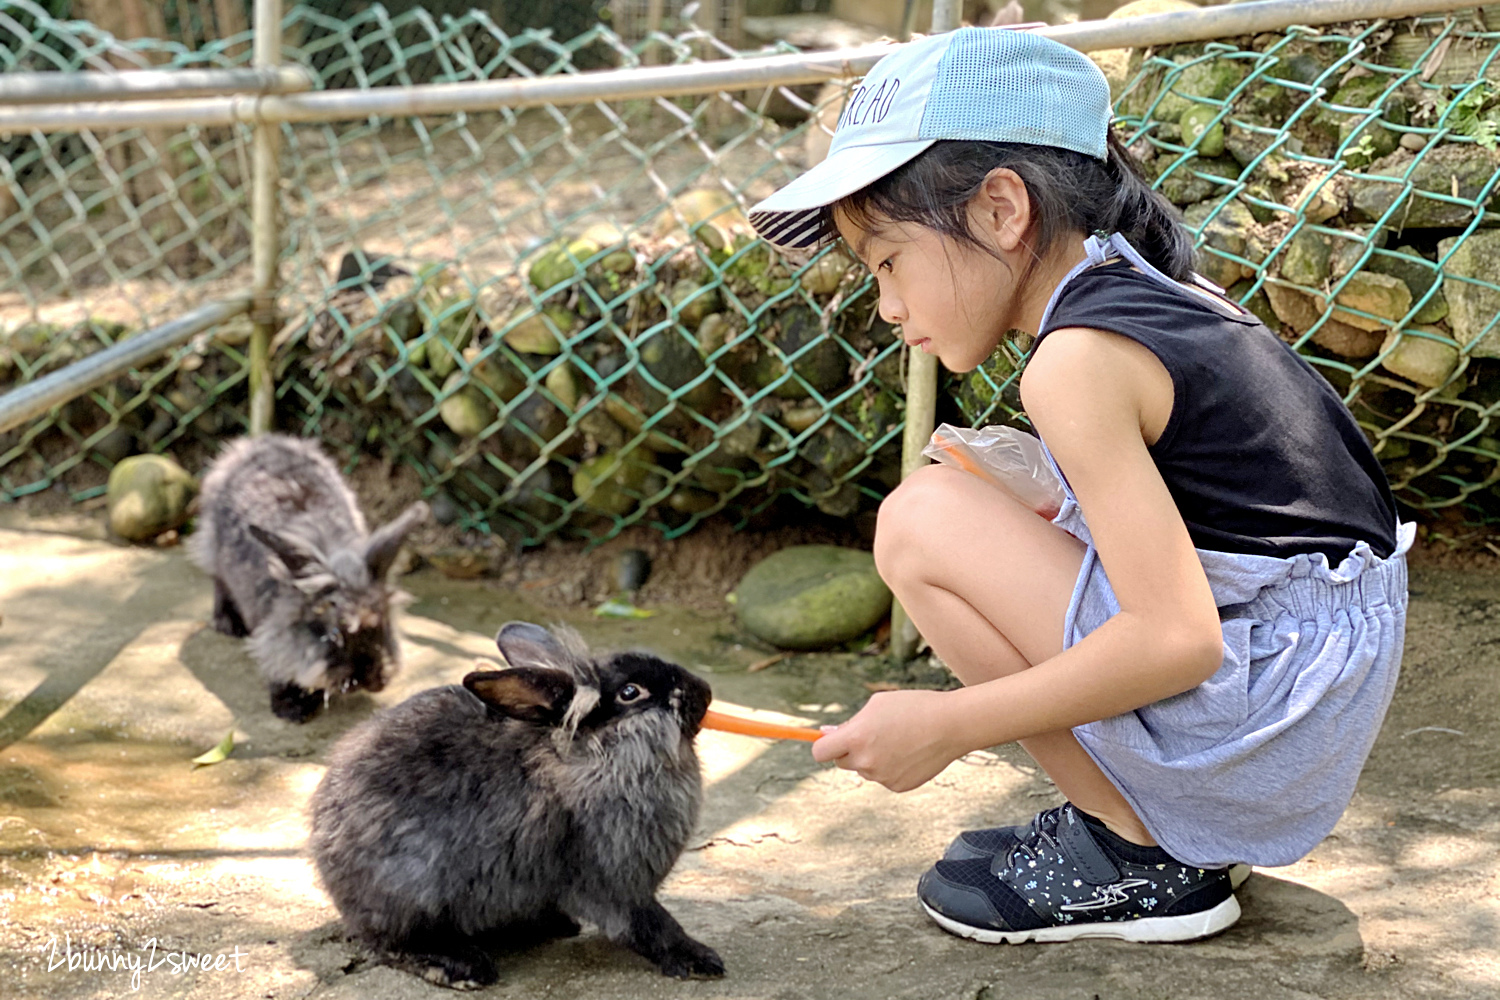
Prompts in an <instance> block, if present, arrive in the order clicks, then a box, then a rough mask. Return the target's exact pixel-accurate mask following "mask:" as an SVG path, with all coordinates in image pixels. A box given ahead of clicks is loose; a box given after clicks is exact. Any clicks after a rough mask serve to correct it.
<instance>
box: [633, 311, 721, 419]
mask: <svg viewBox="0 0 1500 1000" xmlns="http://www.w3.org/2000/svg"><path fill="white" fill-rule="evenodd" d="M640 352H641V363H642V364H643V365H644V366H645V368H646V371H648V372H650V373H651V377H652V378H654V379H656V380H657V381H658V382H660V383H662V384H663V385H665V386H666V387H667V389H668V390H674V389H681V388H682V387H683V386H685V385H687V384H688V383H689V382H692V381H693V380H694V379H696V378H698V377H699V376H701V375H702V374H703V373H704V372H705V371H706V370H707V368H708V366H707V365H706V364H704V361H703V357H702V356H701V355H700V354H699V353H698V349H697V347H695V346H694V345H693V344H691V343H689V342H688V340H687V338H685V337H683V336H682V334H681V333H679V332H678V331H677V330H675V329H670V328H669V329H665V330H658V331H656V333H655V334H653V335H652V336H651V339H650V340H648V341H646V342H645V343H644V344H642V345H641V347H640ZM635 381H636V383H637V385H638V386H639V388H640V391H641V395H642V398H643V399H644V400H645V403H646V406H647V408H648V409H651V410H656V409H660V408H661V407H663V406H665V405H666V404H667V395H666V394H665V393H664V392H662V390H660V389H658V388H657V387H656V386H654V385H652V384H651V383H649V382H648V381H647V380H646V379H644V378H639V377H637V378H636V379H635ZM718 395H719V382H718V380H717V379H714V378H709V379H705V380H703V381H702V382H699V383H698V384H697V385H695V386H693V388H692V389H690V390H688V391H687V392H686V393H684V394H683V395H682V396H681V397H680V398H681V401H682V403H683V404H684V405H686V406H689V407H691V408H692V409H695V410H705V409H707V408H708V407H710V406H711V405H713V402H714V400H716V399H717V398H718Z"/></svg>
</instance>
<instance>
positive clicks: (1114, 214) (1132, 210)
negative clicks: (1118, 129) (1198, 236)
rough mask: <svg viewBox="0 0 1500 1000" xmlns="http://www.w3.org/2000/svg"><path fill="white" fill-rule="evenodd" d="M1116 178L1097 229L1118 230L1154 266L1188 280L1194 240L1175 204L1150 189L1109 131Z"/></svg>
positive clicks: (1131, 159) (1167, 273)
mask: <svg viewBox="0 0 1500 1000" xmlns="http://www.w3.org/2000/svg"><path fill="white" fill-rule="evenodd" d="M1107 166H1108V168H1109V170H1110V172H1111V173H1113V174H1114V178H1115V185H1116V186H1115V191H1114V197H1112V198H1110V199H1109V202H1108V204H1106V205H1102V206H1100V208H1101V210H1102V211H1101V212H1100V219H1099V225H1097V226H1094V227H1093V229H1094V230H1102V231H1104V232H1107V233H1119V234H1120V235H1121V236H1123V237H1125V238H1126V239H1127V240H1129V241H1130V243H1131V245H1132V246H1134V247H1135V248H1136V249H1137V250H1139V251H1140V254H1141V256H1142V257H1145V258H1146V260H1147V261H1149V262H1150V264H1151V266H1152V267H1154V268H1156V269H1157V270H1158V271H1161V272H1162V273H1163V274H1165V275H1167V276H1168V277H1170V278H1175V279H1176V280H1178V281H1186V280H1188V277H1189V276H1190V275H1191V274H1192V270H1193V241H1192V238H1191V237H1189V236H1188V232H1187V230H1186V229H1185V228H1183V226H1182V223H1181V222H1180V221H1179V219H1178V215H1177V210H1176V208H1174V207H1173V205H1172V203H1171V202H1169V201H1167V199H1165V198H1163V197H1162V196H1161V195H1159V194H1157V193H1156V192H1155V191H1153V190H1151V186H1150V185H1148V184H1147V183H1146V181H1145V179H1144V178H1143V177H1141V175H1140V172H1139V171H1138V170H1137V169H1136V166H1135V159H1134V158H1133V157H1132V156H1131V155H1130V152H1129V151H1128V150H1127V149H1126V148H1125V147H1124V145H1123V144H1121V142H1120V140H1119V139H1117V138H1116V137H1115V133H1114V131H1113V130H1111V131H1110V133H1109V162H1108V164H1107Z"/></svg>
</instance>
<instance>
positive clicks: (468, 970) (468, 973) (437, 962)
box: [395, 948, 500, 990]
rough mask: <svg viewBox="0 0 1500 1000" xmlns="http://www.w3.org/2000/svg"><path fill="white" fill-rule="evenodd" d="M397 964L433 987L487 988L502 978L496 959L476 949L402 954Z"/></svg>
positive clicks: (457, 988)
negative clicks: (453, 952)
mask: <svg viewBox="0 0 1500 1000" xmlns="http://www.w3.org/2000/svg"><path fill="white" fill-rule="evenodd" d="M395 964H398V965H401V966H405V967H406V968H407V969H408V970H410V971H411V972H413V973H415V974H416V975H418V976H421V977H422V978H423V979H425V980H427V981H428V982H429V983H432V984H433V985H434V986H446V987H448V988H449V989H454V990H480V989H484V987H486V986H489V985H491V984H492V983H494V982H495V981H496V980H497V979H499V978H500V973H499V971H498V970H497V969H496V968H495V963H494V961H493V960H491V958H490V957H489V956H488V955H486V954H485V953H484V952H482V951H479V950H478V949H476V948H464V949H462V950H461V951H460V952H459V953H457V954H427V955H403V956H401V957H400V959H399V960H398V961H397V962H396V963H395Z"/></svg>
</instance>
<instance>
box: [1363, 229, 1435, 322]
mask: <svg viewBox="0 0 1500 1000" xmlns="http://www.w3.org/2000/svg"><path fill="white" fill-rule="evenodd" d="M1365 270H1367V271H1373V272H1375V273H1376V274H1389V275H1390V276H1391V277H1393V278H1400V279H1401V280H1402V281H1403V282H1405V284H1406V287H1407V288H1408V289H1409V290H1410V291H1411V297H1412V301H1413V302H1416V301H1420V300H1421V298H1422V297H1423V296H1424V295H1426V294H1427V290H1428V289H1430V288H1431V287H1432V286H1433V285H1435V284H1437V281H1438V278H1439V277H1441V273H1440V272H1439V271H1438V269H1437V267H1436V266H1435V265H1434V264H1432V263H1431V262H1430V261H1428V260H1427V258H1425V257H1423V256H1422V255H1421V254H1420V253H1418V252H1417V251H1416V250H1414V249H1412V248H1411V247H1397V248H1396V249H1395V250H1394V251H1393V252H1389V253H1377V254H1374V255H1372V256H1371V257H1370V259H1369V261H1368V262H1367V263H1366V264H1365ZM1447 315H1448V300H1447V298H1446V297H1444V295H1443V292H1442V289H1438V290H1437V291H1436V292H1434V293H1433V294H1432V297H1431V298H1430V299H1428V300H1427V301H1426V302H1425V303H1423V304H1422V306H1421V308H1420V309H1418V310H1417V314H1416V315H1415V316H1413V317H1412V322H1413V323H1416V324H1419V325H1421V326H1431V325H1432V324H1433V323H1436V322H1438V321H1439V320H1441V319H1443V318H1444V317H1446V316H1447Z"/></svg>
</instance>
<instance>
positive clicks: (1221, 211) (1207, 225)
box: [1182, 199, 1265, 288]
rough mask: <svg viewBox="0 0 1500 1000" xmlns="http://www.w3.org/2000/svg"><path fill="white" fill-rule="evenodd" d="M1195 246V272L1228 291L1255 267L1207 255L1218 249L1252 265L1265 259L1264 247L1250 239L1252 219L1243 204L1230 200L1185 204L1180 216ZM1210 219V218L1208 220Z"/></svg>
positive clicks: (1214, 255) (1253, 223) (1215, 255)
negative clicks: (1194, 239) (1196, 265)
mask: <svg viewBox="0 0 1500 1000" xmlns="http://www.w3.org/2000/svg"><path fill="white" fill-rule="evenodd" d="M1182 215H1183V221H1185V222H1186V223H1187V225H1188V228H1189V229H1191V230H1192V231H1193V233H1194V235H1195V237H1196V238H1197V242H1198V244H1199V249H1198V255H1197V262H1198V268H1197V270H1198V273H1199V274H1201V275H1203V276H1204V277H1205V278H1207V279H1208V280H1209V281H1212V282H1213V283H1214V284H1216V285H1218V286H1219V287H1221V288H1228V287H1229V286H1230V285H1232V284H1234V283H1235V282H1236V281H1239V280H1240V279H1241V278H1244V277H1249V276H1250V275H1253V274H1254V273H1255V268H1254V267H1250V266H1246V265H1244V264H1242V263H1240V262H1239V261H1237V260H1230V259H1228V258H1227V257H1221V256H1219V255H1218V254H1215V253H1211V252H1209V249H1208V248H1212V249H1214V250H1221V251H1223V252H1224V253H1226V254H1232V255H1233V256H1235V257H1243V258H1245V259H1247V260H1249V261H1251V262H1252V263H1259V262H1261V261H1262V260H1264V259H1265V248H1264V247H1262V246H1261V245H1260V243H1259V241H1257V240H1254V239H1252V238H1251V237H1250V233H1251V231H1252V230H1253V229H1254V228H1255V218H1254V217H1253V216H1252V215H1251V214H1250V210H1249V209H1248V208H1246V207H1245V206H1244V204H1243V203H1241V202H1239V201H1236V200H1233V199H1231V200H1230V201H1228V202H1226V203H1225V204H1224V205H1223V206H1219V205H1217V204H1216V203H1215V202H1213V201H1205V202H1199V203H1198V204H1196V205H1189V206H1188V207H1187V209H1186V210H1185V211H1184V212H1183V213H1182ZM1210 216H1212V217H1211V218H1210Z"/></svg>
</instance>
